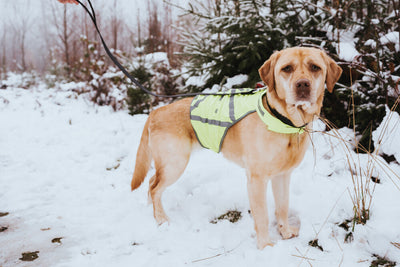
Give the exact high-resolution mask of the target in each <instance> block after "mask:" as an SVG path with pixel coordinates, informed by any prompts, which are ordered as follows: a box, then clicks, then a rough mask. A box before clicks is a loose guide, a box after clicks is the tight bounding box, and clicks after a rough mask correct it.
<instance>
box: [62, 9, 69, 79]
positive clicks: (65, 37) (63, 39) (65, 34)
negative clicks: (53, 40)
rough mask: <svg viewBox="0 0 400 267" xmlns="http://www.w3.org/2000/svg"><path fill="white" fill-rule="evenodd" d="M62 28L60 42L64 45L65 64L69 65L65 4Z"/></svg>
mask: <svg viewBox="0 0 400 267" xmlns="http://www.w3.org/2000/svg"><path fill="white" fill-rule="evenodd" d="M62 30H63V36H62V42H63V45H64V56H65V63H67V65H68V66H70V64H71V62H70V59H69V44H68V39H69V34H68V20H67V5H64V13H63V29H62ZM68 73H69V70H68Z"/></svg>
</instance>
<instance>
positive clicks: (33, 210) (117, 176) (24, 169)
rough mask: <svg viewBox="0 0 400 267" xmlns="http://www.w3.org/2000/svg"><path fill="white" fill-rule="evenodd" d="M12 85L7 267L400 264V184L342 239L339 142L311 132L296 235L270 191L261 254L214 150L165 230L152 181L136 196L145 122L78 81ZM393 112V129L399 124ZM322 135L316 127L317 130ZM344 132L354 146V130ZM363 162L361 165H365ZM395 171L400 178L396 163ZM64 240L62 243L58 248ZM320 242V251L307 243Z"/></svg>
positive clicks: (1, 204)
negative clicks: (99, 99)
mask: <svg viewBox="0 0 400 267" xmlns="http://www.w3.org/2000/svg"><path fill="white" fill-rule="evenodd" d="M14 78H15V77H14ZM8 84H10V86H8V87H7V89H6V90H0V130H1V135H0V148H1V149H0V212H8V213H9V214H8V215H7V216H3V217H0V228H1V227H8V229H7V230H5V231H3V232H0V248H1V249H0V266H2V267H8V266H100V267H101V266H218V267H220V266H267V265H268V266H309V265H310V264H311V265H312V266H339V265H341V266H369V265H370V263H371V261H372V260H373V259H374V258H373V257H372V254H378V255H380V256H386V257H387V258H388V259H390V260H392V261H396V262H397V263H400V249H399V248H396V247H395V246H394V245H393V244H391V242H395V243H399V242H400V232H399V224H398V222H399V221H400V205H398V203H399V201H400V190H399V189H397V188H396V187H395V186H393V182H397V183H399V180H398V179H397V178H395V177H394V176H393V177H391V178H389V177H386V176H384V175H382V176H381V177H380V178H381V183H380V184H376V186H375V192H374V194H373V202H372V206H371V219H370V220H369V221H368V222H367V224H366V225H356V226H355V231H354V233H353V235H354V241H353V242H351V243H345V242H344V237H345V234H346V231H345V230H343V229H342V228H340V227H338V224H340V223H342V222H343V221H344V220H345V219H350V218H351V217H352V215H353V209H352V204H351V199H350V197H349V192H351V190H352V188H353V184H352V181H351V175H350V172H349V171H348V168H347V167H346V156H345V155H344V153H343V151H344V150H345V149H343V148H342V147H343V145H342V144H341V142H340V141H339V140H338V139H335V138H330V137H329V136H328V135H327V134H322V133H319V132H315V133H313V134H312V135H311V136H312V143H313V145H312V146H311V147H310V149H309V150H308V151H307V153H306V156H305V159H304V161H303V162H302V164H301V165H300V166H299V167H298V168H297V169H296V170H295V171H294V173H293V175H292V182H291V193H290V198H291V204H290V222H291V223H292V224H296V225H298V226H300V234H299V237H297V238H293V239H290V240H282V239H281V237H280V236H279V234H278V231H277V228H276V220H275V216H274V204H273V196H272V192H271V190H270V188H269V189H268V197H267V198H268V206H269V214H270V235H271V238H272V240H273V241H274V242H275V246H273V247H267V248H265V249H264V250H262V251H260V250H257V248H256V240H255V231H254V229H253V220H252V218H251V216H250V214H249V213H248V210H249V203H248V199H247V190H246V179H245V172H244V170H243V169H241V168H239V167H237V166H236V165H234V164H233V163H231V162H229V161H227V160H225V159H224V158H223V157H222V156H221V155H219V154H215V153H213V152H211V151H207V150H199V151H197V152H195V153H194V154H193V156H192V158H191V160H190V163H189V165H188V167H187V169H186V171H185V173H184V174H183V175H182V177H181V178H180V179H179V180H178V181H177V182H176V183H175V184H174V185H172V186H170V187H169V188H168V189H167V190H166V192H165V194H164V196H163V202H164V207H165V210H166V212H167V214H168V215H169V217H170V219H171V222H170V224H169V225H166V224H165V225H162V226H160V227H158V226H157V225H156V223H155V221H154V219H153V216H152V207H151V206H149V205H147V189H148V185H147V183H146V182H145V183H144V184H143V185H142V186H141V187H140V188H139V189H138V190H136V191H134V192H131V191H130V179H131V176H132V173H133V168H134V161H135V157H136V149H137V147H138V144H139V140H140V136H141V132H142V129H143V125H144V123H145V120H146V118H147V116H145V115H136V116H133V117H132V116H129V115H128V114H127V112H124V111H119V112H113V111H112V109H111V108H110V107H104V106H103V107H99V106H97V105H94V104H93V103H91V102H88V101H87V100H85V98H84V97H82V96H79V95H77V94H76V93H74V92H72V91H70V90H65V88H73V85H72V84H68V85H66V86H65V87H64V89H63V90H59V89H55V88H54V89H46V88H45V87H44V86H39V85H38V86H34V87H30V89H21V88H17V87H14V86H12V84H21V83H18V82H16V83H11V82H9V83H8ZM77 86H79V85H78V84H77ZM396 116H397V117H395V116H393V118H392V119H391V120H390V121H391V123H390V127H392V126H395V125H398V123H397V124H396V123H395V120H394V119H396V118H397V119H398V114H396ZM323 128H324V126H323V124H322V123H321V122H317V123H316V125H315V128H314V129H315V130H319V131H320V130H322V129H323ZM390 129H391V128H390ZM396 129H397V130H393V131H392V130H388V131H390V134H389V135H388V136H393V139H392V140H398V138H399V137H400V133H399V132H398V127H397V128H396ZM378 131H379V130H378ZM339 133H340V134H341V135H343V136H345V138H346V140H350V141H351V140H352V133H351V130H349V129H340V130H339ZM385 140H386V139H384V142H386V141H385ZM388 142H389V141H388ZM391 142H392V143H390V144H388V147H386V146H385V145H384V144H383V145H382V150H384V151H386V152H388V153H389V152H390V148H393V150H392V151H393V152H394V153H397V154H396V158H397V159H398V155H399V154H398V151H400V149H399V147H398V143H396V142H395V141H391ZM353 157H354V158H357V157H355V156H354V155H353ZM358 160H359V161H360V163H361V165H363V164H365V161H366V160H367V159H366V158H365V157H359V159H358ZM390 167H391V168H392V169H393V171H394V172H395V173H397V174H398V173H400V167H399V165H397V164H394V163H392V164H391V165H390ZM153 173H154V170H153V169H152V170H151V171H150V173H149V176H150V175H152V174H153ZM396 179H397V180H396ZM392 180H393V181H392ZM231 209H235V210H238V211H241V212H242V216H243V217H242V219H241V220H239V221H238V222H237V223H230V222H228V221H221V222H218V223H217V224H211V223H210V221H211V220H212V219H214V218H216V217H218V216H220V215H221V214H223V213H225V212H226V211H228V210H231ZM59 237H61V238H62V239H61V243H57V242H56V243H52V240H53V239H54V238H59ZM314 239H318V243H319V245H321V246H322V247H323V249H324V251H320V250H319V249H317V248H314V247H310V246H309V245H308V243H309V241H311V240H314ZM28 251H30V252H33V251H39V253H38V256H39V258H38V259H36V260H35V261H34V262H32V263H30V262H23V261H21V260H19V258H21V254H22V253H24V252H28Z"/></svg>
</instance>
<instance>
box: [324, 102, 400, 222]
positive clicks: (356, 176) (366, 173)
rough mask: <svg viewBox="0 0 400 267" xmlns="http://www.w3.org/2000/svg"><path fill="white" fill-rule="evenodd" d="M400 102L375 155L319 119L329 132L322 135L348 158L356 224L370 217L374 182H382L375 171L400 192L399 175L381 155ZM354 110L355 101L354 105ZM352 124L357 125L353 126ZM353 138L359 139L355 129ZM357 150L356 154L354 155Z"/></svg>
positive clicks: (382, 134) (385, 124)
mask: <svg viewBox="0 0 400 267" xmlns="http://www.w3.org/2000/svg"><path fill="white" fill-rule="evenodd" d="M399 102H400V97H399V98H398V99H397V100H396V102H395V104H394V105H393V107H392V108H391V113H390V114H389V117H388V119H387V120H385V121H384V124H383V126H382V127H383V130H382V131H381V132H380V135H379V136H378V141H377V142H376V146H375V151H373V152H372V153H371V152H370V151H369V149H366V148H365V147H363V146H362V145H361V144H359V143H357V142H356V141H349V140H348V139H349V138H348V136H342V134H341V132H340V131H339V130H338V129H337V127H336V126H335V125H333V124H332V123H331V122H330V121H329V120H327V119H324V118H321V117H319V119H320V120H321V121H322V122H323V123H324V124H325V125H326V127H327V129H328V131H327V132H322V133H323V134H325V135H328V136H329V137H332V138H336V139H338V140H339V141H340V142H339V144H340V146H341V148H342V149H343V151H344V153H345V155H346V159H345V162H346V164H347V166H348V169H349V171H350V175H351V179H352V182H353V187H352V188H349V194H350V197H351V200H352V203H353V210H354V217H353V221H354V223H358V224H365V223H366V222H367V220H368V219H369V217H370V208H371V204H372V200H373V193H374V190H375V185H376V183H374V182H373V180H379V178H376V177H373V174H374V173H375V171H376V170H377V169H378V168H379V171H382V172H383V173H384V174H385V175H386V176H387V177H389V179H390V180H391V181H392V182H393V184H394V185H395V187H396V188H397V189H398V190H399V191H400V176H399V174H397V173H395V172H394V171H393V170H392V169H391V168H390V166H389V165H388V164H387V163H386V162H385V160H384V159H383V158H382V157H380V156H379V154H380V147H381V143H382V140H383V139H384V137H385V135H386V134H390V133H388V127H389V122H390V120H391V118H392V115H393V110H395V109H396V108H397V106H398V104H399ZM353 109H354V102H353ZM354 113H355V112H353V122H354V121H355V117H354V116H355V115H354ZM353 125H355V124H354V123H353ZM353 134H354V137H353V138H352V139H353V140H357V136H356V131H355V129H354V128H353ZM354 150H355V152H354ZM360 152H362V153H364V154H366V155H367V162H366V164H363V162H362V160H361V158H360Z"/></svg>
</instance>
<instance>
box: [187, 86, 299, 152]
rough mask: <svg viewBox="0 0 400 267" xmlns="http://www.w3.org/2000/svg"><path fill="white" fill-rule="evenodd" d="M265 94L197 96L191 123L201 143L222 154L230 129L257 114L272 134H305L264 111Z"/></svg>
mask: <svg viewBox="0 0 400 267" xmlns="http://www.w3.org/2000/svg"><path fill="white" fill-rule="evenodd" d="M265 94H266V90H265V89H264V90H259V91H255V90H253V89H232V90H228V91H224V92H220V93H217V94H216V95H198V96H196V97H195V98H194V99H193V100H192V103H191V105H190V121H191V123H192V127H193V130H194V132H195V134H196V137H197V139H198V141H199V143H200V144H201V145H202V146H203V147H205V148H208V149H211V150H213V151H215V152H217V153H219V152H220V151H221V146H222V143H223V141H224V138H225V135H226V133H227V132H228V130H229V128H230V127H232V125H234V124H235V123H237V122H238V121H240V120H241V119H243V118H244V117H246V116H247V115H249V114H251V113H253V112H257V114H258V115H259V117H260V119H261V120H262V121H263V122H264V123H265V124H266V126H267V127H268V129H269V130H270V131H273V132H277V133H284V134H301V133H303V132H304V128H305V126H303V127H293V126H290V125H288V124H285V123H284V122H282V121H281V120H279V119H278V118H276V117H274V116H273V115H271V114H270V113H269V112H268V111H267V110H266V109H265V108H264V106H263V104H262V97H263V96H264V95H265Z"/></svg>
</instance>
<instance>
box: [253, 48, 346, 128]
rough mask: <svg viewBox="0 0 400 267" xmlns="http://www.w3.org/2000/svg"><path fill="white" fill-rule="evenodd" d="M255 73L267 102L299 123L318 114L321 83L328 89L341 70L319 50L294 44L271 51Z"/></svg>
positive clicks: (321, 100)
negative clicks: (265, 88) (259, 78)
mask: <svg viewBox="0 0 400 267" xmlns="http://www.w3.org/2000/svg"><path fill="white" fill-rule="evenodd" d="M259 73H260V77H261V79H262V80H263V82H264V83H265V84H266V85H267V86H268V93H269V94H268V96H269V99H268V101H270V103H271V105H272V106H273V107H274V108H276V109H278V111H280V112H283V113H284V114H283V115H286V116H288V118H289V119H291V120H292V122H293V123H294V124H295V125H296V126H300V125H303V124H304V123H308V122H310V121H311V120H312V119H313V117H314V115H316V114H317V115H318V114H319V113H320V111H321V107H322V102H323V97H324V90H325V84H326V88H327V89H328V91H329V92H332V90H333V87H334V85H335V83H336V82H337V81H338V79H339V77H340V75H341V74H342V69H341V68H340V67H339V66H338V65H337V64H336V62H335V61H333V60H332V59H331V58H330V57H329V56H328V55H327V54H325V52H323V51H322V50H319V49H316V48H306V47H294V48H288V49H285V50H282V51H279V52H275V53H274V54H273V55H272V56H271V57H270V58H269V59H268V60H267V61H266V62H265V63H264V65H263V66H262V67H261V68H260V69H259ZM270 98H271V99H270Z"/></svg>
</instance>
